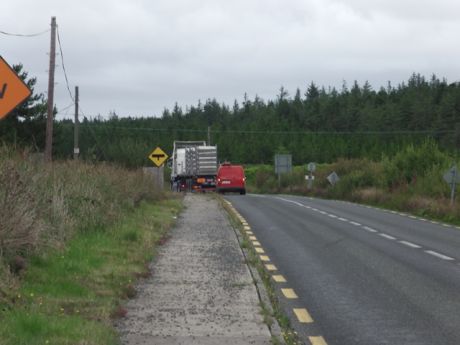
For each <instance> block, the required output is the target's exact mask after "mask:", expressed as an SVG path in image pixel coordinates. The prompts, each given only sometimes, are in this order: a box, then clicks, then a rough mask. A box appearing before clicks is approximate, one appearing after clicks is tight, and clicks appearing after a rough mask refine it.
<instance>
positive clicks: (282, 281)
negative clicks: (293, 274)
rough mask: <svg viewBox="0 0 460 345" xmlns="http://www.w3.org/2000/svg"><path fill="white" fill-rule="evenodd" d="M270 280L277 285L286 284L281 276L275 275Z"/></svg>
mask: <svg viewBox="0 0 460 345" xmlns="http://www.w3.org/2000/svg"><path fill="white" fill-rule="evenodd" d="M272 278H273V280H274V281H275V282H277V283H286V279H285V278H284V277H283V276H282V275H281V274H275V275H273V276H272Z"/></svg>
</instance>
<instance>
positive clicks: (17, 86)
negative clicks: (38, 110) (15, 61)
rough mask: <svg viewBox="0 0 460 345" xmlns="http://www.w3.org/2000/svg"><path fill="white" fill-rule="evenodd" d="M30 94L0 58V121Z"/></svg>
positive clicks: (27, 88) (26, 87)
mask: <svg viewBox="0 0 460 345" xmlns="http://www.w3.org/2000/svg"><path fill="white" fill-rule="evenodd" d="M31 93H32V92H31V91H30V89H29V87H28V86H27V85H26V84H25V83H24V82H23V81H22V79H21V78H19V77H18V75H17V74H16V72H15V71H14V70H13V69H12V68H11V67H10V66H9V65H8V63H7V62H6V61H5V60H4V59H3V58H2V57H1V56H0V119H3V118H4V117H6V115H8V114H9V113H10V112H11V111H12V110H13V109H14V108H16V107H17V106H18V105H19V104H21V103H22V102H24V101H25V100H26V99H27V98H28V97H29V96H30V95H31Z"/></svg>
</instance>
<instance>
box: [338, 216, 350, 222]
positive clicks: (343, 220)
mask: <svg viewBox="0 0 460 345" xmlns="http://www.w3.org/2000/svg"><path fill="white" fill-rule="evenodd" d="M337 219H338V220H341V221H342V222H348V219H347V218H342V217H339V218H337Z"/></svg>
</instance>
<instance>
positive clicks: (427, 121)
mask: <svg viewBox="0 0 460 345" xmlns="http://www.w3.org/2000/svg"><path fill="white" fill-rule="evenodd" d="M32 86H33V85H32ZM36 100H42V101H44V100H43V99H42V98H39V97H37V99H36ZM27 106H29V107H32V106H33V104H29V105H25V106H23V107H27ZM35 108H37V109H39V110H40V109H41V110H42V111H43V109H44V108H43V107H37V106H36V103H35ZM25 110H27V109H25ZM19 113H20V109H19V110H17V111H16V114H12V115H10V116H13V118H14V117H15V116H19V115H20V114H19ZM27 114H28V117H27V118H26V119H27V121H16V120H15V119H9V120H8V121H9V122H6V121H4V122H3V123H2V126H3V128H1V132H0V135H1V138H2V139H3V140H4V141H8V142H11V141H12V140H13V139H12V134H11V133H12V130H13V129H9V128H8V126H13V125H14V141H15V143H16V145H21V146H30V147H32V148H34V149H37V150H42V149H43V147H44V142H43V140H44V134H43V133H44V126H35V125H33V124H34V121H36V122H37V124H43V123H44V121H43V113H40V111H38V112H35V113H34V114H33V115H31V114H30V111H28V113H27ZM24 126H27V130H25V129H23V128H21V127H24ZM208 127H209V128H210V137H211V144H212V145H217V146H218V152H219V159H220V160H221V161H223V160H229V161H232V162H235V163H237V162H238V163H271V162H272V161H273V156H274V154H275V153H292V155H293V162H294V164H305V163H307V162H309V161H315V162H319V163H321V162H333V161H335V160H337V159H338V158H368V159H371V160H380V159H381V158H382V156H392V155H394V154H395V153H396V152H398V151H400V150H401V149H402V148H404V147H406V146H407V145H409V144H414V145H418V144H420V143H422V142H425V141H426V139H427V138H430V139H434V141H436V142H437V143H438V145H439V147H440V148H441V149H442V150H447V151H449V152H451V153H454V154H455V155H457V153H456V152H457V150H458V148H459V147H460V83H459V82H455V83H449V82H448V81H447V80H445V79H443V80H441V79H439V78H437V77H436V76H432V77H431V78H429V79H427V78H425V77H424V76H422V75H419V74H413V75H412V76H411V77H410V78H409V79H408V80H407V81H405V82H402V83H400V84H399V85H397V86H392V85H391V84H390V83H388V85H386V86H384V87H381V88H380V89H378V90H374V89H373V88H372V87H371V86H370V84H369V83H367V82H366V83H364V85H359V84H358V83H357V82H354V83H353V84H352V85H347V84H346V83H345V82H344V84H343V86H342V88H341V89H340V90H337V89H335V88H325V87H320V86H318V85H316V84H315V83H311V84H310V85H308V86H307V87H306V88H305V90H300V89H297V90H296V91H295V92H294V93H293V94H291V93H290V92H289V91H288V90H285V89H284V88H283V87H281V89H280V90H279V93H278V95H276V97H274V99H269V100H264V99H261V98H259V97H255V98H254V99H249V98H247V97H246V96H245V97H244V99H243V100H242V101H241V102H237V101H235V102H234V104H231V105H228V104H222V103H219V101H218V100H216V99H208V100H206V101H205V102H199V103H198V104H196V105H193V106H190V107H187V108H185V109H183V108H181V107H179V106H178V105H176V106H175V107H174V108H173V109H165V110H164V111H163V114H162V116H161V117H149V118H145V117H123V114H120V115H119V116H118V115H117V114H116V113H113V114H111V115H110V116H109V117H107V118H103V117H101V116H96V117H90V116H87V117H85V116H82V119H81V124H80V152H81V156H82V157H83V158H85V159H89V160H106V161H114V162H119V163H122V164H123V165H126V166H129V167H135V166H141V165H150V164H149V161H148V159H147V156H148V154H149V153H150V152H151V151H152V149H154V148H155V147H156V146H160V147H162V148H163V150H165V151H166V152H167V153H170V152H171V150H172V143H173V141H174V140H207V138H208ZM12 128H13V127H12ZM31 129H33V130H34V133H29V132H30V130H31ZM54 154H55V157H57V158H68V157H71V156H72V154H73V121H72V120H61V121H56V122H55V126H54Z"/></svg>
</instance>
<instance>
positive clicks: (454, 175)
mask: <svg viewBox="0 0 460 345" xmlns="http://www.w3.org/2000/svg"><path fill="white" fill-rule="evenodd" d="M443 178H444V181H446V182H447V183H448V184H450V204H451V205H453V204H454V201H455V189H456V187H457V183H460V176H459V173H458V170H457V166H456V165H453V166H452V168H450V169H449V170H448V171H446V173H445V174H444V175H443Z"/></svg>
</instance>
